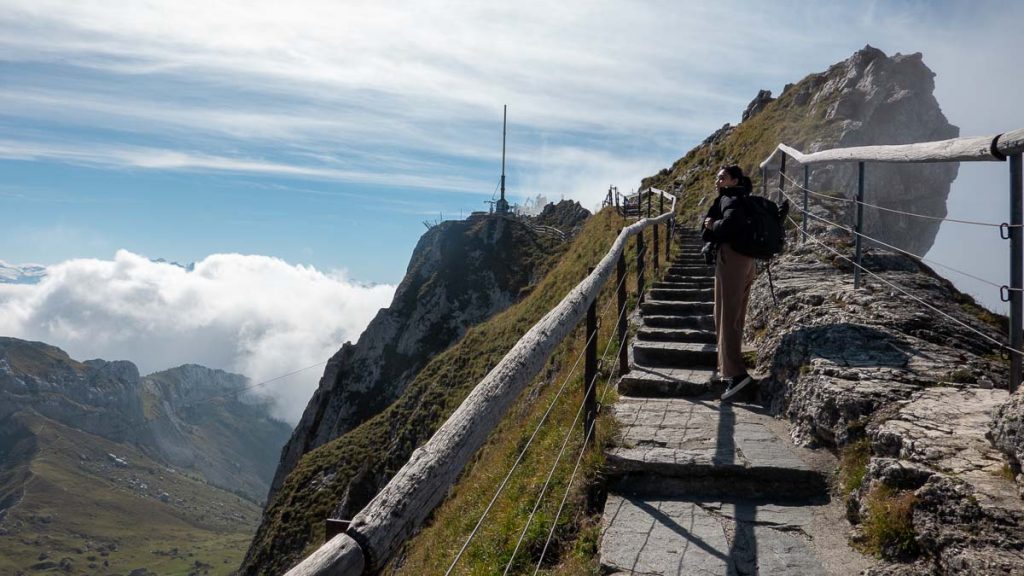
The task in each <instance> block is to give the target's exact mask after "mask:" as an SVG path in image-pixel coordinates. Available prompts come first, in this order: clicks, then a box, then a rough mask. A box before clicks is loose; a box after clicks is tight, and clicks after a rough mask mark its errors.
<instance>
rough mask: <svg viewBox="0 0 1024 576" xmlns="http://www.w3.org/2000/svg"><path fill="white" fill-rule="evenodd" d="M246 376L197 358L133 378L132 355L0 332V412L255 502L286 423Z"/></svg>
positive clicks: (283, 438)
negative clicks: (121, 447)
mask: <svg viewBox="0 0 1024 576" xmlns="http://www.w3.org/2000/svg"><path fill="white" fill-rule="evenodd" d="M247 385H248V380H247V379H246V378H245V377H244V376H239V375H237V374H229V373H227V372H224V371H222V370H213V369H210V368H205V367H203V366H198V365H194V364H187V365H184V366H179V367H177V368H172V369H170V370H165V371H163V372H157V373H155V374H151V375H149V376H146V377H140V376H139V371H138V368H136V367H135V365H134V364H132V363H131V362H126V361H114V362H108V361H106V360H87V361H85V362H78V361H76V360H73V359H72V358H70V357H69V356H68V355H67V354H66V353H65V352H64V351H63V350H61V349H59V348H56V347H53V346H50V345H48V344H44V343H42V342H28V341H25V340H18V339H16V338H3V337H0V421H3V420H5V419H7V418H9V417H10V416H11V415H12V414H16V413H18V412H22V411H25V410H32V411H34V412H37V413H39V414H40V415H42V416H45V417H46V418H50V419H52V420H55V421H57V422H60V423H61V424H64V425H66V426H70V427H72V428H76V429H79V430H81V431H83V432H88V433H90V434H95V435H98V436H102V437H103V438H106V439H108V440H112V441H114V442H126V443H130V444H132V445H134V446H136V447H138V448H139V449H140V450H143V451H144V452H146V453H147V454H148V455H150V456H151V457H153V458H155V459H157V460H160V461H163V462H166V463H168V464H171V465H173V466H178V467H183V468H188V469H192V470H193V471H194V472H196V473H198V474H200V475H201V476H202V478H204V479H205V480H206V481H207V482H210V483H213V484H217V485H219V486H222V487H224V488H227V489H229V490H233V491H237V492H239V493H241V494H244V495H245V496H246V497H247V498H249V499H251V500H254V501H259V500H261V499H262V498H263V497H264V495H265V494H266V492H267V489H268V487H269V486H270V479H271V477H272V476H273V471H274V468H275V466H276V464H277V457H278V450H279V449H280V447H281V446H282V445H284V443H285V441H286V440H287V439H288V436H289V434H290V432H291V429H290V427H289V426H288V425H287V424H285V423H283V422H280V421H277V420H275V419H273V418H272V417H271V416H270V411H269V407H268V405H267V404H266V403H265V402H263V401H262V400H259V399H257V398H255V397H254V396H252V395H249V394H246V393H245V392H246V386H247Z"/></svg>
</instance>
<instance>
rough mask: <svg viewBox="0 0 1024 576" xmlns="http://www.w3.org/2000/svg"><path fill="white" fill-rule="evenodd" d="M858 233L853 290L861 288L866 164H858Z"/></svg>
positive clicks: (855, 239)
mask: <svg viewBox="0 0 1024 576" xmlns="http://www.w3.org/2000/svg"><path fill="white" fill-rule="evenodd" d="M855 229H856V231H857V233H856V236H855V237H854V246H856V248H855V249H854V262H856V265H855V266H854V267H853V288H854V290H856V289H857V288H860V267H861V233H862V232H863V230H864V163H863V162H858V163H857V223H856V226H855Z"/></svg>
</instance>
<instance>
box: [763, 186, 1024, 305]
mask: <svg viewBox="0 0 1024 576" xmlns="http://www.w3.org/2000/svg"><path fill="white" fill-rule="evenodd" d="M780 192H781V193H782V195H783V196H785V197H786V199H788V200H789V201H790V202H793V198H792V197H791V196H790V195H789V194H786V193H785V192H782V191H781V190H780ZM797 210H798V211H800V213H802V214H806V215H807V216H810V217H811V218H814V219H816V220H821V221H822V222H825V223H827V224H830V225H832V226H835V227H837V228H841V229H843V230H846V231H848V232H850V233H851V234H853V235H855V236H860V237H861V238H864V239H867V240H871V241H872V242H875V243H877V244H881V245H882V246H885V247H886V248H889V249H891V250H895V251H896V252H900V253H902V254H906V255H907V256H910V257H911V258H914V259H916V260H919V261H921V262H927V263H929V264H933V265H935V266H939V267H941V268H945V269H946V270H949V271H951V272H956V273H957V274H961V275H963V276H966V277H968V278H973V279H975V280H977V281H978V282H982V283H985V284H988V285H989V286H992V287H993V288H995V289H997V290H1001V289H1003V286H1002V285H1001V284H996V283H995V282H992V281H991V280H986V279H984V278H981V277H979V276H975V275H974V274H971V273H970V272H964V271H963V270H958V269H956V268H953V267H952V266H947V265H946V264H943V263H941V262H936V261H935V260H932V259H930V258H925V257H924V256H918V255H917V254H914V253H913V252H908V251H906V250H904V249H902V248H897V247H896V246H893V245H892V244H889V243H887V242H883V241H881V240H879V239H878V238H873V237H871V236H868V235H867V234H864V233H862V232H857V231H856V230H855V229H853V228H846V227H845V226H843V225H842V224H838V223H836V222H832V221H831V220H828V219H826V218H822V217H821V216H817V215H814V214H811V213H810V211H807V210H804V209H803V208H797ZM1007 289H1008V290H1010V291H1021V288H1007Z"/></svg>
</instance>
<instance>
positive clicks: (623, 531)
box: [600, 493, 860, 576]
mask: <svg viewBox="0 0 1024 576" xmlns="http://www.w3.org/2000/svg"><path fill="white" fill-rule="evenodd" d="M826 508H827V506H826V504H823V503H819V502H817V501H815V500H811V501H806V500H805V501H779V500H777V499H771V498H762V499H750V498H735V497H732V498H722V499H700V500H686V499H680V498H676V497H672V496H666V497H660V498H643V497H638V496H633V495H629V494H626V495H620V494H614V493H613V494H609V495H608V499H607V502H606V503H605V512H604V516H603V518H602V537H601V547H600V550H601V552H600V558H601V573H602V574H617V575H622V576H625V575H626V574H633V575H640V574H652V575H653V574H680V575H690V574H694V575H696V574H700V575H702V576H718V575H720V576H727V575H728V576H736V575H739V574H761V575H771V576H824V575H826V574H829V573H830V572H828V571H826V569H825V568H824V566H823V561H822V558H821V557H819V553H818V550H816V549H817V548H819V547H823V548H827V547H826V546H822V544H820V543H819V542H818V540H817V539H811V538H810V537H809V534H812V533H814V531H815V530H814V527H816V526H817V524H819V523H820V520H816V517H820V516H824V515H825V514H824V513H823V512H822V510H824V509H826ZM822 553H823V555H824V557H826V558H829V559H830V560H831V562H832V564H835V563H836V561H835V559H834V558H831V556H830V555H831V554H832V550H831V549H826V550H823V551H822ZM859 571H860V570H843V571H842V572H837V573H842V574H856V573H858V572H859Z"/></svg>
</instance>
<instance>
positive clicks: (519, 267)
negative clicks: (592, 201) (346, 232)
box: [267, 202, 588, 502]
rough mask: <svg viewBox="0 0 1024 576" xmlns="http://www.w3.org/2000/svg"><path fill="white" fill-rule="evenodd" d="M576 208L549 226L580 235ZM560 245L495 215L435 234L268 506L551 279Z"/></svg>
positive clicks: (341, 365)
mask: <svg viewBox="0 0 1024 576" xmlns="http://www.w3.org/2000/svg"><path fill="white" fill-rule="evenodd" d="M574 205H575V206H577V207H578V204H575V203H571V202H569V203H565V206H561V205H560V206H557V207H554V208H551V209H550V210H549V209H548V208H545V211H544V212H543V213H542V218H546V219H547V220H550V224H549V225H554V226H557V227H559V228H564V227H567V228H568V229H569V230H571V229H572V228H573V227H574V226H575V225H577V224H578V223H579V222H581V221H582V220H583V219H585V218H586V216H587V215H588V213H587V212H586V210H582V209H575V208H573V206H574ZM549 206H550V205H549ZM544 215H547V216H544ZM558 243H559V241H558V240H556V239H552V238H549V237H544V236H542V235H538V234H536V233H534V232H533V231H532V230H531V229H530V227H529V226H527V225H525V224H524V223H522V222H519V221H517V220H515V219H508V218H498V217H493V216H487V215H482V216H475V217H472V218H470V219H468V220H461V221H447V222H443V223H441V224H439V225H437V226H435V227H433V228H431V229H430V230H428V231H427V233H426V234H424V235H423V236H422V237H421V238H420V241H419V243H418V244H417V245H416V248H415V250H414V251H413V254H412V257H411V259H410V261H409V268H408V271H407V272H406V275H405V278H403V280H402V282H401V284H399V286H398V289H397V291H396V292H395V298H394V301H393V302H392V303H391V306H390V307H388V308H386V309H382V310H381V311H380V312H379V313H378V314H377V316H376V317H375V318H374V319H373V320H372V321H371V322H370V324H369V325H368V326H367V328H366V330H365V331H364V332H363V334H362V335H360V337H359V340H358V341H357V342H356V343H355V344H352V343H348V342H346V343H345V344H344V345H343V346H342V347H341V349H340V350H339V351H338V352H337V353H336V354H335V355H334V356H333V357H331V359H330V361H329V362H328V363H327V367H326V369H325V370H324V375H323V377H322V378H321V379H320V385H319V387H318V388H317V390H316V392H315V393H314V394H313V397H312V398H311V399H310V401H309V404H308V405H307V406H306V410H305V412H304V413H303V415H302V418H301V420H300V421H299V424H298V425H297V426H296V428H295V431H294V432H293V434H292V437H291V439H290V440H289V441H288V443H287V444H286V445H285V447H284V449H283V450H282V452H281V461H280V464H279V465H278V468H277V472H276V473H275V475H274V482H273V485H272V487H271V492H270V495H269V496H268V498H267V501H268V502H270V501H271V500H272V499H273V497H274V494H275V493H276V491H277V490H278V489H279V488H280V487H281V484H282V483H283V482H284V480H285V478H286V477H287V476H288V474H289V473H290V472H291V471H292V469H293V468H294V467H295V465H296V463H297V462H298V461H299V458H301V457H302V455H303V454H306V453H307V452H309V451H311V450H313V449H315V448H317V447H318V446H322V445H324V444H326V443H327V442H330V441H331V440H334V439H335V438H338V437H340V436H342V435H343V434H345V433H346V432H348V431H349V430H352V429H353V428H354V427H356V426H358V425H359V424H360V423H362V422H364V421H365V420H367V419H368V418H370V417H372V416H374V415H375V414H377V413H379V412H380V411H381V410H383V409H384V408H386V407H387V406H388V405H389V404H391V403H392V402H393V401H394V400H395V399H396V398H398V397H399V396H400V395H401V394H402V392H403V391H404V390H405V388H406V386H407V385H408V383H409V382H410V381H411V380H412V378H413V377H414V376H415V375H416V374H417V372H419V370H420V369H421V368H422V367H423V366H424V365H425V364H426V362H427V361H428V360H430V358H432V357H433V356H434V355H436V354H438V353H439V352H441V351H443V350H444V349H446V348H448V346H450V345H451V344H452V343H454V342H455V341H456V340H458V339H459V338H460V337H461V336H462V335H463V334H464V333H465V332H466V330H467V329H468V328H469V327H470V326H472V325H474V324H477V323H479V322H481V321H483V320H485V319H487V318H489V317H490V316H492V315H493V314H495V313H497V312H499V311H501V310H504V309H505V308H507V307H508V306H509V305H510V304H511V303H512V302H515V301H516V300H517V299H519V298H520V296H521V294H522V292H523V291H524V290H526V289H527V288H528V287H529V286H531V285H532V284H533V283H535V282H536V281H537V280H538V278H540V277H541V276H542V275H543V264H544V263H545V262H547V261H548V257H549V256H550V255H551V254H552V253H553V252H554V251H557V246H558Z"/></svg>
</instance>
